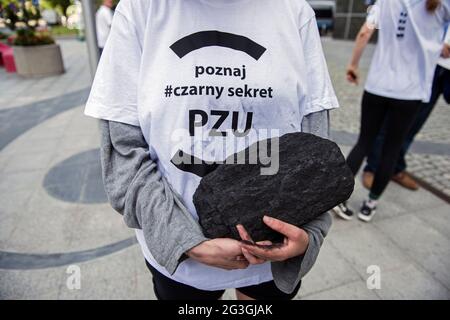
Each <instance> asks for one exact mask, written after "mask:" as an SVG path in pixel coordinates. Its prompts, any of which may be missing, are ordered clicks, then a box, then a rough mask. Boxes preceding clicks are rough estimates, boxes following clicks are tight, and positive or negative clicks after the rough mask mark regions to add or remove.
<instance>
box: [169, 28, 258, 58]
mask: <svg viewBox="0 0 450 320" xmlns="http://www.w3.org/2000/svg"><path fill="white" fill-rule="evenodd" d="M211 46H219V47H225V48H230V49H234V50H238V51H242V52H245V53H247V54H248V55H249V56H251V57H252V58H253V59H255V60H258V59H259V58H261V56H262V55H263V54H264V52H265V51H266V48H264V47H263V46H261V45H260V44H258V43H256V42H255V41H253V40H251V39H249V38H247V37H244V36H240V35H237V34H233V33H226V32H221V31H217V30H212V31H201V32H197V33H193V34H190V35H188V36H186V37H184V38H182V39H180V40H178V41H177V42H175V43H174V44H172V45H171V46H170V48H171V49H172V50H173V52H175V54H176V55H177V56H178V57H180V58H183V57H184V56H185V55H187V54H188V53H190V52H192V51H195V50H198V49H201V48H204V47H211Z"/></svg>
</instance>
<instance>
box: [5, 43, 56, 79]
mask: <svg viewBox="0 0 450 320" xmlns="http://www.w3.org/2000/svg"><path fill="white" fill-rule="evenodd" d="M13 48H14V59H15V62H16V68H17V74H19V75H21V76H24V77H45V76H52V75H57V74H61V73H64V62H63V59H62V55H61V48H60V47H59V45H57V44H49V45H42V46H14V47H13Z"/></svg>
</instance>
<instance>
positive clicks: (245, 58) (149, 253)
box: [85, 0, 339, 300]
mask: <svg viewBox="0 0 450 320" xmlns="http://www.w3.org/2000/svg"><path fill="white" fill-rule="evenodd" d="M227 70H228V71H227ZM230 70H234V72H230ZM338 106H339V105H338V101H337V98H336V95H335V92H334V90H333V87H332V83H331V80H330V76H329V73H328V68H327V65H326V61H325V57H324V54H323V50H322V45H321V39H320V35H319V30H318V28H317V22H316V19H315V14H314V11H313V10H312V8H311V6H310V5H309V4H308V3H307V2H306V1H305V0H283V1H279V0H171V1H160V0H140V1H137V0H121V1H120V2H119V5H118V6H117V8H116V11H115V15H114V19H113V23H112V28H111V33H110V36H109V39H108V41H107V43H106V46H105V50H104V52H103V58H102V59H101V60H100V63H99V66H98V69H97V74H96V76H95V80H94V83H93V86H92V90H91V93H90V97H89V100H88V102H87V105H86V109H85V114H86V115H89V116H92V117H95V118H99V119H101V131H102V143H101V156H102V157H101V158H102V170H103V178H104V184H105V191H106V193H107V195H108V199H109V201H110V203H111V205H112V207H113V208H114V209H115V210H116V211H118V212H119V213H121V214H123V216H124V220H125V223H126V224H127V226H129V227H130V228H134V229H135V232H136V237H137V240H138V242H139V244H140V246H141V249H142V253H143V255H144V257H145V260H146V263H147V266H148V269H149V270H150V272H151V273H152V280H153V284H154V291H155V294H156V296H157V298H158V299H169V300H176V299H191V300H202V299H219V298H220V297H221V296H222V295H223V293H224V291H225V289H231V288H235V289H236V295H237V298H238V299H282V300H287V299H292V298H293V297H294V296H295V295H296V294H297V292H298V290H299V288H300V285H301V279H302V277H303V276H304V275H305V274H306V273H307V272H308V271H309V270H310V269H311V268H312V266H313V265H314V263H315V261H316V258H317V256H318V254H319V251H320V247H321V245H322V243H323V241H324V238H325V236H326V235H327V233H328V230H329V228H330V226H331V222H332V219H331V215H330V214H329V213H328V212H326V213H324V214H322V215H320V216H319V217H317V218H316V219H314V220H313V221H311V222H310V223H308V224H305V225H303V226H302V227H301V228H299V227H296V226H294V225H291V224H288V223H285V222H283V221H280V220H277V219H274V218H270V217H265V218H264V220H263V221H264V223H265V224H266V225H267V226H268V227H270V228H272V229H274V230H277V231H279V232H281V233H282V234H284V235H285V239H284V243H283V244H281V245H280V246H276V247H275V248H273V247H270V246H269V247H267V246H266V247H265V248H260V247H258V246H255V245H249V244H248V243H244V242H241V241H238V240H235V239H228V238H227V239H207V238H205V236H204V235H203V233H202V230H201V228H200V226H199V224H198V221H197V220H198V217H197V215H196V210H195V206H194V204H193V195H194V193H195V191H196V189H197V187H198V185H199V183H200V181H201V177H200V176H198V175H196V174H194V173H192V172H187V171H185V170H182V169H180V168H179V167H178V166H177V165H175V163H174V162H173V161H172V159H173V158H174V157H175V156H176V155H178V154H179V152H178V151H179V150H181V151H183V152H185V153H189V154H191V155H193V156H196V157H197V158H199V159H203V160H208V161H223V160H225V159H226V158H227V157H228V156H229V155H231V154H233V153H235V152H237V151H241V150H243V149H244V148H245V147H246V146H248V145H250V144H252V143H254V142H256V141H259V140H261V139H266V138H267V135H266V136H265V137H264V132H267V130H270V132H271V131H272V130H274V132H276V136H277V135H283V134H285V133H289V132H299V131H302V132H308V133H312V134H315V135H319V136H321V137H325V138H327V137H328V134H329V117H328V112H329V110H332V109H335V108H338ZM202 129H203V130H202ZM249 129H251V130H249ZM250 131H252V132H253V133H255V132H259V131H261V133H262V136H260V137H259V139H258V136H257V135H256V134H254V135H249V134H247V133H248V132H250ZM217 133H219V134H217ZM224 143H226V146H225V148H224ZM298 152H302V150H298ZM224 197H228V195H224ZM230 199H231V198H230ZM230 201H231V200H230ZM266 214H268V215H269V214H270V213H266ZM236 228H237V230H235V231H236V233H237V231H238V232H239V235H240V236H241V237H242V238H243V239H245V240H250V239H249V238H248V235H247V234H246V231H245V230H244V228H243V227H242V226H239V228H238V226H236ZM260 244H261V245H264V244H268V243H267V242H263V243H260Z"/></svg>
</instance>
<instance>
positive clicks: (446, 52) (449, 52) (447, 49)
mask: <svg viewBox="0 0 450 320" xmlns="http://www.w3.org/2000/svg"><path fill="white" fill-rule="evenodd" d="M441 57H442V58H444V59H448V58H450V44H448V43H446V44H444V47H443V48H442V52H441Z"/></svg>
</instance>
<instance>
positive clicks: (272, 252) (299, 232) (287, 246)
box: [238, 216, 309, 263]
mask: <svg viewBox="0 0 450 320" xmlns="http://www.w3.org/2000/svg"><path fill="white" fill-rule="evenodd" d="M263 221H264V223H265V224H266V225H267V226H268V227H270V228H271V229H273V230H275V231H277V232H279V233H281V234H283V235H284V236H285V238H284V242H283V243H282V244H280V245H279V246H272V245H271V243H269V242H268V241H262V242H260V243H257V244H258V245H252V244H249V243H248V242H247V241H250V240H247V239H243V240H245V241H246V242H241V246H242V252H243V253H244V256H245V257H246V258H247V260H249V262H250V263H252V261H253V259H251V258H249V257H248V255H252V256H254V257H255V258H256V259H259V260H258V261H257V262H259V263H261V261H263V260H264V261H284V260H287V259H289V258H293V257H297V256H300V255H302V254H304V253H305V252H306V249H307V248H308V244H309V236H308V233H307V232H306V231H305V230H303V229H301V228H298V227H296V226H294V225H292V224H289V223H286V222H283V221H281V220H278V219H275V218H271V217H268V216H264V218H263ZM239 229H241V230H239ZM238 230H239V233H240V234H241V233H242V232H243V231H244V232H245V233H247V232H246V231H245V229H244V227H243V226H239V227H238ZM242 235H244V233H242ZM242 235H241V237H242ZM244 237H246V236H245V235H244ZM259 244H262V245H259ZM265 244H267V245H266V247H264V245H265Z"/></svg>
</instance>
